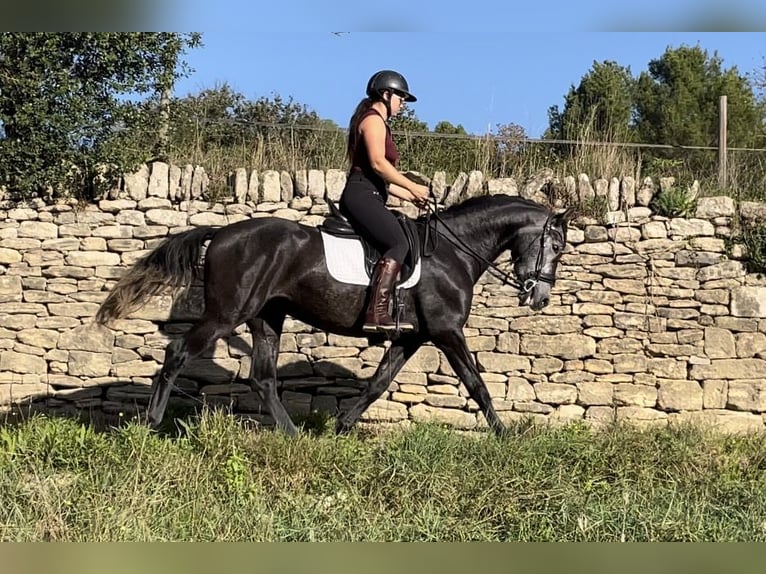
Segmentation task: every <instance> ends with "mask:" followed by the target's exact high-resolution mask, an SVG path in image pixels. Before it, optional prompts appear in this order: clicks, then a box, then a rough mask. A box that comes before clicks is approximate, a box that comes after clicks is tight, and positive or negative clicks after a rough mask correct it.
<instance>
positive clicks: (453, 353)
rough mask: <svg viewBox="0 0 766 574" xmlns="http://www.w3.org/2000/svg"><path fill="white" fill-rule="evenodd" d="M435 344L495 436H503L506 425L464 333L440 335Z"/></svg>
mask: <svg viewBox="0 0 766 574" xmlns="http://www.w3.org/2000/svg"><path fill="white" fill-rule="evenodd" d="M434 344H435V345H436V346H437V347H438V348H439V349H440V350H441V351H442V352H443V353H444V354H445V355H446V357H447V360H448V361H449V364H450V366H451V367H452V370H454V371H455V373H457V376H458V377H460V380H461V381H462V382H463V384H464V385H465V388H466V389H467V390H468V394H469V395H470V397H471V398H472V399H473V400H474V401H476V403H477V404H478V405H479V408H480V409H481V412H482V413H484V417H485V418H486V419H487V423H488V424H489V427H490V428H491V429H492V430H493V431H494V433H495V434H497V435H501V434H502V433H503V432H504V431H505V425H503V423H502V421H501V420H500V417H498V416H497V411H495V407H494V406H493V405H492V398H491V397H490V396H489V391H488V390H487V385H485V384H484V381H483V380H482V378H481V375H480V374H479V368H478V367H477V366H476V363H475V362H474V360H473V357H472V356H471V352H470V351H469V350H468V345H467V344H466V342H465V336H464V335H463V333H462V331H449V332H447V333H443V334H440V335H439V336H438V337H434Z"/></svg>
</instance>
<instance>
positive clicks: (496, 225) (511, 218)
mask: <svg viewBox="0 0 766 574" xmlns="http://www.w3.org/2000/svg"><path fill="white" fill-rule="evenodd" d="M509 209H513V208H509ZM455 223H456V227H459V228H460V231H457V230H456V232H457V234H458V236H459V237H460V239H462V240H463V241H464V242H465V243H466V244H467V245H469V246H470V247H471V249H472V250H473V251H474V252H475V253H476V254H477V255H480V256H481V258H482V259H484V260H485V261H482V260H481V259H477V258H476V257H470V256H469V257H468V260H469V261H470V263H469V265H470V267H471V268H472V275H474V276H475V278H476V279H477V280H478V278H479V276H481V274H482V273H484V272H485V271H486V270H487V267H488V264H487V263H486V262H487V261H488V262H493V261H495V259H497V258H498V257H499V256H500V254H501V253H503V251H506V250H507V249H509V248H512V244H513V242H514V240H515V239H516V238H517V237H518V236H519V232H520V231H521V229H522V228H523V227H525V226H526V225H528V224H529V216H528V215H525V214H524V213H521V212H512V211H509V210H502V211H501V210H488V211H487V213H483V214H478V213H473V214H470V215H469V214H465V215H464V216H463V217H460V218H457V217H456V218H455ZM448 225H449V223H448Z"/></svg>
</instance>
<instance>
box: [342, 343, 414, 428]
mask: <svg viewBox="0 0 766 574" xmlns="http://www.w3.org/2000/svg"><path fill="white" fill-rule="evenodd" d="M422 344H423V339H422V338H421V337H420V336H418V335H415V334H413V335H402V336H401V337H399V338H398V339H396V340H395V341H394V342H393V343H391V346H390V347H389V348H388V350H387V351H386V352H385V354H384V355H383V358H382V359H381V360H380V364H379V365H378V368H377V370H376V371H375V374H374V375H373V376H372V378H371V379H370V381H369V383H368V385H367V388H366V389H365V390H364V392H363V393H362V394H361V396H360V397H359V400H358V401H357V402H356V403H354V404H353V405H352V406H351V408H350V409H349V410H348V411H346V412H345V413H343V414H341V415H340V416H339V417H338V421H337V423H336V424H335V432H336V433H347V432H348V431H350V430H351V427H353V426H354V424H355V423H356V421H357V420H359V417H361V416H362V413H364V411H366V410H367V407H369V406H370V405H371V404H372V403H374V402H375V401H376V400H378V399H379V398H380V397H381V395H382V394H383V393H384V392H385V391H386V389H387V388H388V387H389V385H390V383H391V381H392V380H393V378H394V377H395V376H396V374H397V373H398V372H399V370H400V369H401V368H402V367H403V366H404V364H405V363H406V362H407V361H408V360H409V358H410V357H412V355H414V354H415V351H417V350H418V349H419V348H420V346H421V345H422Z"/></svg>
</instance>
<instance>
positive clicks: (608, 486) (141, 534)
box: [0, 413, 766, 541]
mask: <svg viewBox="0 0 766 574" xmlns="http://www.w3.org/2000/svg"><path fill="white" fill-rule="evenodd" d="M177 424H178V426H177V428H176V429H175V430H174V431H173V432H169V433H155V432H152V431H149V430H148V429H147V428H145V427H143V426H139V425H134V424H126V425H125V426H123V427H121V428H119V429H112V430H110V431H108V432H97V431H95V430H93V429H92V428H91V427H88V426H86V425H84V424H81V423H78V422H75V421H72V420H67V419H51V418H46V417H44V416H42V415H36V416H34V417H32V418H30V419H29V420H27V421H24V422H22V423H20V424H17V425H6V426H2V427H0V540H3V541H37V540H65V541H116V540H194V541H199V540H257V541H277V540H279V541H285V540H291V541H298V540H299V541H322V540H324V541H338V540H343V541H359V540H362V541H366V540H386V541H391V540H412V541H414V540H417V541H465V540H527V541H549V540H570V541H581V540H588V541H619V540H626V541H648V540H650V541H732V540H737V541H752V540H764V539H766V497H765V496H764V495H763V493H764V492H766V442H764V440H763V437H762V436H760V435H749V436H739V437H732V436H722V435H713V434H708V433H706V432H703V431H701V430H698V429H694V428H676V429H673V428H670V429H661V430H660V429H656V430H645V431H639V430H635V429H631V428H627V427H615V428H612V429H606V430H602V431H592V430H589V429H588V428H587V427H585V426H583V425H570V426H567V427H564V428H530V427H523V426H519V427H517V428H515V429H512V430H511V432H510V433H509V435H508V436H507V437H503V438H501V439H498V438H496V437H494V436H492V435H489V434H475V435H469V434H462V433H458V432H456V431H454V430H449V429H443V428H439V427H436V426H429V425H426V426H416V427H414V428H411V429H409V430H406V431H404V430H402V431H391V432H390V433H385V434H372V433H370V432H369V431H366V432H365V431H359V432H354V433H352V434H351V435H350V436H346V437H335V436H334V435H333V434H332V433H331V432H330V431H328V430H323V429H321V428H320V429H319V430H316V431H314V432H306V433H304V434H302V435H301V436H299V437H297V438H288V437H285V436H283V435H281V434H279V433H277V432H274V431H269V430H256V429H253V428H252V427H251V426H250V425H248V424H247V423H245V422H242V421H239V420H237V419H235V418H234V417H231V416H227V415H226V414H225V413H207V414H205V415H203V416H202V417H201V418H191V419H186V420H179V421H178V423H177Z"/></svg>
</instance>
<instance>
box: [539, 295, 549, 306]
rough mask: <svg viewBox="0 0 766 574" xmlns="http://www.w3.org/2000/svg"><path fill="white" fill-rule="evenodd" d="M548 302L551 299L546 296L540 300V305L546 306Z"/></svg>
mask: <svg viewBox="0 0 766 574" xmlns="http://www.w3.org/2000/svg"><path fill="white" fill-rule="evenodd" d="M550 302H551V300H550V299H548V298H547V297H546V298H545V299H543V300H542V301H540V307H547V306H548V303H550Z"/></svg>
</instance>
